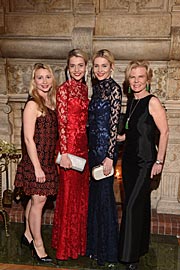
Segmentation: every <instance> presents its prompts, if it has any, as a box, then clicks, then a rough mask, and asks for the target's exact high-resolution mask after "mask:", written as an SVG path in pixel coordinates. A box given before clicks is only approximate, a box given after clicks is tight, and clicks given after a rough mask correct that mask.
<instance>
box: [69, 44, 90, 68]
mask: <svg viewBox="0 0 180 270" xmlns="http://www.w3.org/2000/svg"><path fill="white" fill-rule="evenodd" d="M73 56H75V57H81V58H83V59H84V62H85V65H87V62H88V60H89V59H88V55H87V53H86V52H84V51H83V50H81V49H78V48H77V49H73V50H71V51H70V52H69V53H68V57H67V66H69V61H70V58H71V57H73Z"/></svg>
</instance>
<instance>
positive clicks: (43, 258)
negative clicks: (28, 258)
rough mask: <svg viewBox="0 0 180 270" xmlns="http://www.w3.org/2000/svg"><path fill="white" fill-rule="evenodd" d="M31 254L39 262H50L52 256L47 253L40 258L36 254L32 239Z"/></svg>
mask: <svg viewBox="0 0 180 270" xmlns="http://www.w3.org/2000/svg"><path fill="white" fill-rule="evenodd" d="M32 255H33V257H35V258H36V259H37V260H38V261H39V262H41V263H51V262H52V258H51V257H49V256H48V255H47V256H45V257H41V258H40V257H39V256H38V254H37V251H36V249H35V246H34V243H33V241H32Z"/></svg>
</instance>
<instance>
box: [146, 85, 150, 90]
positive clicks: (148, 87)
mask: <svg viewBox="0 0 180 270" xmlns="http://www.w3.org/2000/svg"><path fill="white" fill-rule="evenodd" d="M149 90H150V85H149V84H147V85H146V91H147V92H149Z"/></svg>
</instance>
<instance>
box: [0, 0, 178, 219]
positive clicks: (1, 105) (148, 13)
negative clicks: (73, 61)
mask: <svg viewBox="0 0 180 270" xmlns="http://www.w3.org/2000/svg"><path fill="white" fill-rule="evenodd" d="M75 47H80V48H82V49H84V50H85V51H86V52H87V53H88V54H89V57H90V58H91V56H92V54H93V52H94V51H96V50H99V49H102V48H107V49H110V50H111V51H112V52H113V54H114V56H115V59H116V68H115V74H114V78H115V80H117V82H118V83H119V84H120V85H122V83H123V80H124V70H125V67H126V65H127V63H128V62H129V61H130V60H133V59H137V58H139V59H142V58H144V59H147V60H149V61H150V63H151V65H152V68H153V70H154V76H153V81H152V93H153V94H155V95H157V96H158V97H159V98H160V100H161V101H162V102H163V104H164V106H165V108H166V110H167V117H168V123H169V127H170V139H169V144H168V151H167V157H166V162H165V166H164V171H163V175H162V179H161V183H160V186H159V188H158V189H157V190H156V191H153V193H152V207H153V208H156V209H157V211H158V212H161V213H174V214H180V207H179V203H178V199H177V196H178V187H179V185H180V169H179V168H180V137H179V134H180V133H179V132H180V0H126V1H124V0H48V1H47V0H21V1H19V0H0V79H1V84H0V114H1V121H0V138H2V139H6V140H7V141H9V142H13V143H15V145H16V146H17V147H18V148H21V138H20V130H21V121H22V109H23V107H24V103H25V101H26V98H27V93H28V89H29V82H30V76H31V71H32V67H33V65H34V63H37V62H46V63H48V64H50V65H51V66H52V68H53V71H54V73H55V76H56V79H57V82H58V84H60V83H62V82H63V81H64V79H65V78H64V68H65V65H66V57H67V54H68V51H69V50H71V49H72V48H75ZM90 68H91V61H89V70H90ZM88 86H89V97H90V96H91V83H90V76H89V78H88ZM125 104H126V97H125V96H123V110H125ZM14 172H15V166H14V164H13V165H11V183H10V184H11V186H12V187H13V179H14ZM4 187H5V186H4Z"/></svg>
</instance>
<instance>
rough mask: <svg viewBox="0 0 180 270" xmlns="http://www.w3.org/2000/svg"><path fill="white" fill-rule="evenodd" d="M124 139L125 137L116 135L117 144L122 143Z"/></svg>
mask: <svg viewBox="0 0 180 270" xmlns="http://www.w3.org/2000/svg"><path fill="white" fill-rule="evenodd" d="M125 139H126V135H125V134H123V135H117V142H124V141H125Z"/></svg>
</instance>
